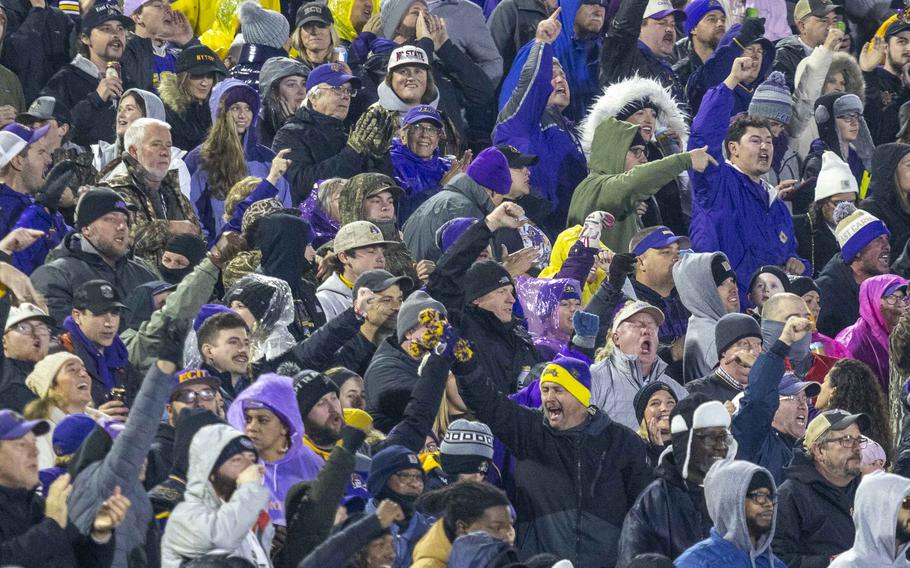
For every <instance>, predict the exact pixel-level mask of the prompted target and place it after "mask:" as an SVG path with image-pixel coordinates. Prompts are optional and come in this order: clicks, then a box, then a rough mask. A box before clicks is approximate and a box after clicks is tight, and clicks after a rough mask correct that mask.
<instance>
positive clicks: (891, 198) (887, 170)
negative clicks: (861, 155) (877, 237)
mask: <svg viewBox="0 0 910 568" xmlns="http://www.w3.org/2000/svg"><path fill="white" fill-rule="evenodd" d="M907 154H910V145H908V144H897V143H893V144H882V145H881V146H878V147H877V148H875V153H874V154H872V179H871V180H870V182H869V193H868V197H867V198H866V200H865V201H863V203H862V208H863V209H865V210H866V211H868V212H869V213H872V214H873V215H875V216H876V217H878V218H879V219H881V220H882V221H884V223H885V225H886V226H887V227H888V229H889V230H890V231H891V252H892V254H895V255H896V254H898V253H899V252H900V251H902V250H904V245H905V244H906V243H907V239H908V238H910V213H908V212H907V210H906V209H904V207H903V206H902V205H901V201H900V198H899V196H898V192H899V191H900V188H898V187H897V186H896V185H895V183H894V176H895V172H896V171H897V164H898V163H899V162H900V161H901V159H903V157H904V156H906V155H907Z"/></svg>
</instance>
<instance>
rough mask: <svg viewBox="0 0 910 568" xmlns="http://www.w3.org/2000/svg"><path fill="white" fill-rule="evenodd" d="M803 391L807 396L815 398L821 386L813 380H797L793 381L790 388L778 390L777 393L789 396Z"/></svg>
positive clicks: (820, 390)
mask: <svg viewBox="0 0 910 568" xmlns="http://www.w3.org/2000/svg"><path fill="white" fill-rule="evenodd" d="M803 391H805V393H806V396H807V397H809V398H815V397H817V396H818V394H819V393H820V392H822V386H821V385H820V384H818V383H816V382H813V381H799V382H796V383H793V384H792V385H791V386H790V388H788V389H785V390H782V391H780V392H779V393H778V394H781V395H783V396H791V395H794V394H796V393H798V392H803Z"/></svg>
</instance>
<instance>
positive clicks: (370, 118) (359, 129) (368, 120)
mask: <svg viewBox="0 0 910 568" xmlns="http://www.w3.org/2000/svg"><path fill="white" fill-rule="evenodd" d="M378 129H379V124H378V122H377V116H376V113H373V112H366V113H364V115H363V116H361V117H360V119H359V120H358V121H357V124H355V125H354V129H353V130H351V134H350V136H348V146H350V147H351V149H352V150H354V151H355V152H357V153H358V154H360V155H361V156H365V155H367V153H368V149H369V142H370V140H372V139H373V137H375V136H376V133H377V131H378Z"/></svg>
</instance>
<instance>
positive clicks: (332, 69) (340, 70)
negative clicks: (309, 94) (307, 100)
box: [306, 63, 361, 91]
mask: <svg viewBox="0 0 910 568" xmlns="http://www.w3.org/2000/svg"><path fill="white" fill-rule="evenodd" d="M322 83H327V84H329V85H331V86H333V87H339V86H341V85H344V84H345V83H350V84H351V86H352V87H354V88H355V89H359V88H360V84H361V83H360V78H359V77H355V76H353V75H348V74H347V73H346V72H345V70H344V67H343V66H342V65H341V64H340V63H324V64H322V65H320V66H319V67H316V68H315V69H313V70H312V71H310V75H309V76H308V77H307V79H306V90H307V91H309V90H310V89H312V88H313V87H315V86H316V85H320V84H322Z"/></svg>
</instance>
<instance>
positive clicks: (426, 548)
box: [411, 519, 452, 568]
mask: <svg viewBox="0 0 910 568" xmlns="http://www.w3.org/2000/svg"><path fill="white" fill-rule="evenodd" d="M442 523H443V520H442V519H440V520H438V521H436V522H435V523H433V526H431V527H430V530H429V531H427V534H425V535H423V538H422V539H420V540H419V541H418V542H417V545H415V546H414V563H413V564H411V568H446V566H447V565H448V562H447V561H448V559H449V553H450V552H452V541H450V540H449V537H448V536H447V535H446V530H445V527H444V526H443V525H442Z"/></svg>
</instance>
